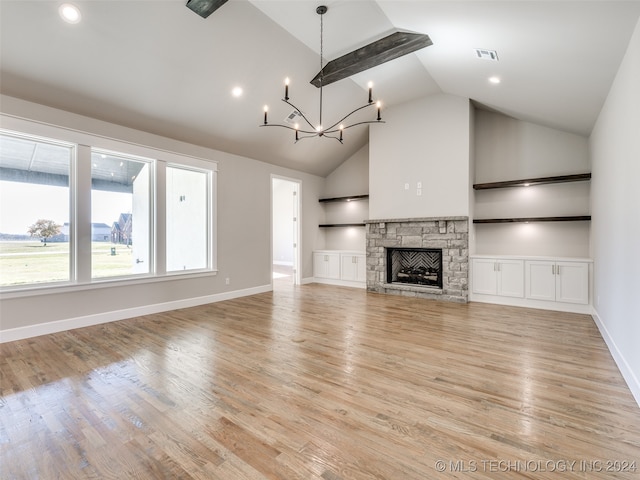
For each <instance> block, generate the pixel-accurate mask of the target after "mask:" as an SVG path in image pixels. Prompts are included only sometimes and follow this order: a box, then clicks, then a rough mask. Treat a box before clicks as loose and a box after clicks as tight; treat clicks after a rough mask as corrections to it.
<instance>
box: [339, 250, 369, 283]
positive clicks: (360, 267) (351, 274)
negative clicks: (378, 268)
mask: <svg viewBox="0 0 640 480" xmlns="http://www.w3.org/2000/svg"><path fill="white" fill-rule="evenodd" d="M340 273H341V277H340V279H341V280H348V281H351V282H364V281H366V278H367V273H366V256H365V255H352V254H342V255H340Z"/></svg>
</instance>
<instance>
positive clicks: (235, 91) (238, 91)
mask: <svg viewBox="0 0 640 480" xmlns="http://www.w3.org/2000/svg"><path fill="white" fill-rule="evenodd" d="M231 95H233V96H234V97H241V96H242V87H233V90H231Z"/></svg>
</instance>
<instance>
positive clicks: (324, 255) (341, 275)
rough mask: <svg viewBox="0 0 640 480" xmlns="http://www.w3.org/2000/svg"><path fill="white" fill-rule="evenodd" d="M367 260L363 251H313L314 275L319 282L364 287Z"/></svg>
mask: <svg viewBox="0 0 640 480" xmlns="http://www.w3.org/2000/svg"><path fill="white" fill-rule="evenodd" d="M366 262H367V256H366V255H365V254H364V253H363V252H353V251H344V250H318V251H315V252H313V277H314V279H315V281H316V282H318V283H330V284H334V285H343V286H352V287H361V288H364V287H365V286H366V280H367V272H366V265H367V264H366Z"/></svg>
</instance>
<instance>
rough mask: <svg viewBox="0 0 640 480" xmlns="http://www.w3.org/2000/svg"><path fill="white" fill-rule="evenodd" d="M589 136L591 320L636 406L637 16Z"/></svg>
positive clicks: (639, 312) (639, 277)
mask: <svg viewBox="0 0 640 480" xmlns="http://www.w3.org/2000/svg"><path fill="white" fill-rule="evenodd" d="M589 140H590V147H591V163H592V174H593V179H592V186H591V198H592V203H591V209H592V215H593V220H592V227H591V250H592V256H593V259H594V273H595V279H594V304H593V305H594V310H595V312H596V314H595V319H596V322H597V323H598V326H599V327H600V330H601V332H602V334H603V337H604V338H605V340H606V341H607V344H608V346H609V349H610V350H611V352H612V354H613V356H614V358H615V360H616V362H617V364H618V367H619V368H620V370H621V372H622V374H623V375H624V377H625V380H626V381H627V383H628V384H629V387H630V388H631V390H632V392H633V394H634V396H635V398H636V400H637V402H638V404H639V405H640V348H639V346H640V296H639V293H640V188H638V179H639V178H640V21H639V22H638V24H637V25H636V29H635V32H634V34H633V36H632V38H631V41H630V43H629V47H628V49H627V52H626V55H625V57H624V59H623V61H622V63H621V65H620V69H619V70H618V73H617V75H616V78H615V80H614V82H613V84H612V86H611V90H610V91H609V95H608V97H607V99H606V101H605V104H604V107H603V108H602V111H601V112H600V116H599V117H598V121H597V123H596V126H595V127H594V129H593V132H592V134H591V137H590V139H589Z"/></svg>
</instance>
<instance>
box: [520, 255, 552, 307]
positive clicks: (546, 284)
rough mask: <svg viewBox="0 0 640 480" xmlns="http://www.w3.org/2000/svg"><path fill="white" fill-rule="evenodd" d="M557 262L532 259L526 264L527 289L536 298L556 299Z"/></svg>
mask: <svg viewBox="0 0 640 480" xmlns="http://www.w3.org/2000/svg"><path fill="white" fill-rule="evenodd" d="M555 271H556V264H555V262H549V261H539V260H532V261H527V262H526V265H525V291H526V296H527V298H532V299H534V300H550V301H555V299H556V275H555Z"/></svg>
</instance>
